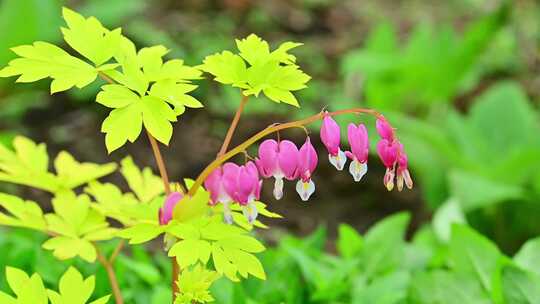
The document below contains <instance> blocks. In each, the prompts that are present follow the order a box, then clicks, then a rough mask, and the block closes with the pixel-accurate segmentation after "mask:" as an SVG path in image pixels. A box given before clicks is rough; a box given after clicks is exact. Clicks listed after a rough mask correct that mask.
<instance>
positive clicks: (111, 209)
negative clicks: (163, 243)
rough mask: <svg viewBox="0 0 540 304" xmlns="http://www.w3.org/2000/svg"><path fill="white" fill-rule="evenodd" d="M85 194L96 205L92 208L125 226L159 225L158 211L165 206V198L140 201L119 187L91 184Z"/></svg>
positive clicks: (108, 184)
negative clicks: (92, 199) (89, 196)
mask: <svg viewBox="0 0 540 304" xmlns="http://www.w3.org/2000/svg"><path fill="white" fill-rule="evenodd" d="M84 190H85V192H86V193H88V194H90V195H91V196H92V197H93V198H94V200H95V203H93V204H91V206H92V208H94V209H96V210H98V211H99V212H100V213H101V214H106V215H107V217H110V218H113V219H115V220H117V221H119V222H121V223H122V224H123V225H124V226H128V227H129V226H133V225H136V224H138V223H157V221H158V210H159V208H160V207H161V205H162V204H163V197H162V196H158V197H156V198H154V199H152V200H151V201H149V202H143V201H140V200H138V199H137V198H136V197H135V196H134V195H133V194H132V193H122V191H120V189H118V187H117V186H115V185H113V184H110V183H106V184H102V183H99V182H91V183H89V185H88V187H86V188H85V189H84Z"/></svg>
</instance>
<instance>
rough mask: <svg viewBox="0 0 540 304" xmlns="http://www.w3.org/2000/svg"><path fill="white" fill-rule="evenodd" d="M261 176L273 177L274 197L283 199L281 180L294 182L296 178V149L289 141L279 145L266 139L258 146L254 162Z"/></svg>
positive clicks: (281, 142) (283, 141)
mask: <svg viewBox="0 0 540 304" xmlns="http://www.w3.org/2000/svg"><path fill="white" fill-rule="evenodd" d="M255 163H256V164H257V167H258V168H259V171H260V173H261V175H262V176H264V177H266V178H268V177H271V176H272V177H274V178H275V183H274V197H275V198H276V199H277V200H279V199H281V198H282V197H283V178H286V179H288V180H294V179H296V178H297V177H298V170H297V168H298V148H297V147H296V145H295V144H294V143H293V142H292V141H290V140H282V141H280V142H279V143H278V142H277V141H275V140H273V139H267V140H265V141H263V142H262V143H261V145H260V146H259V158H258V159H256V160H255Z"/></svg>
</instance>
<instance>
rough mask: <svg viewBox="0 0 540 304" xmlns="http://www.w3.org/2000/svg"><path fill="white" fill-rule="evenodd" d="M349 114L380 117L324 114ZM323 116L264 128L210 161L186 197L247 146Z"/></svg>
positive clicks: (363, 111) (359, 111)
mask: <svg viewBox="0 0 540 304" xmlns="http://www.w3.org/2000/svg"><path fill="white" fill-rule="evenodd" d="M351 113H353V114H369V115H373V116H375V117H377V118H378V117H381V116H382V115H381V114H380V113H379V112H377V111H375V110H372V109H364V108H353V109H346V110H340V111H335V112H327V113H326V114H327V115H330V116H337V115H342V114H351ZM324 115H325V112H320V113H318V114H315V115H313V116H310V117H308V118H305V119H302V120H297V121H291V122H288V123H283V124H273V125H270V126H268V127H266V128H265V129H264V130H262V131H260V132H258V133H256V134H255V135H253V136H252V137H250V138H248V139H247V140H246V141H244V142H243V143H241V144H239V145H238V146H236V147H234V148H233V149H231V150H230V151H229V152H227V153H225V154H223V155H221V156H218V157H217V158H216V159H215V160H214V161H212V162H211V163H210V164H209V165H208V166H206V168H205V169H204V170H203V171H202V172H201V174H199V176H198V177H197V179H196V180H195V183H194V184H193V186H192V187H191V188H190V189H189V192H188V195H190V196H193V195H194V194H195V193H197V190H198V189H199V187H200V186H201V185H202V183H203V182H204V180H205V179H206V178H207V177H208V175H210V173H212V171H214V169H216V168H217V167H219V166H221V164H223V163H224V162H225V161H227V160H228V159H230V158H231V157H233V156H235V155H236V154H238V153H242V151H245V150H246V149H247V148H248V147H249V146H251V145H252V144H254V143H256V142H257V141H258V140H260V139H261V138H263V137H265V136H267V135H269V134H272V133H274V132H278V131H280V130H285V129H290V128H304V126H305V125H308V124H310V123H313V122H315V121H318V120H321V119H323V117H324Z"/></svg>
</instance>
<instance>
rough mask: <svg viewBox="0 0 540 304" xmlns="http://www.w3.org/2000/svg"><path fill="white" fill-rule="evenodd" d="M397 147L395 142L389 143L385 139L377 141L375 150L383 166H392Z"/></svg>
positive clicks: (395, 158) (396, 154) (395, 157)
mask: <svg viewBox="0 0 540 304" xmlns="http://www.w3.org/2000/svg"><path fill="white" fill-rule="evenodd" d="M398 149H399V147H398V145H397V144H396V143H390V142H389V141H388V140H386V139H381V140H380V141H379V142H378V143H377V152H378V154H379V157H380V159H381V161H382V163H383V164H384V166H385V167H387V168H392V167H393V166H394V163H395V162H396V160H397V156H398Z"/></svg>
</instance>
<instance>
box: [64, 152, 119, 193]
mask: <svg viewBox="0 0 540 304" xmlns="http://www.w3.org/2000/svg"><path fill="white" fill-rule="evenodd" d="M54 168H55V169H56V174H57V178H58V182H59V184H60V185H62V187H63V188H67V189H73V188H76V187H78V186H81V185H83V184H86V183H87V182H89V181H93V180H96V179H98V178H100V177H102V176H106V175H109V174H111V173H113V172H114V171H115V170H116V164H113V163H109V164H104V165H97V164H92V163H79V162H78V161H76V160H75V159H74V158H73V156H72V155H71V154H69V153H67V152H66V151H61V152H60V153H58V155H57V156H56V158H55V160H54Z"/></svg>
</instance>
